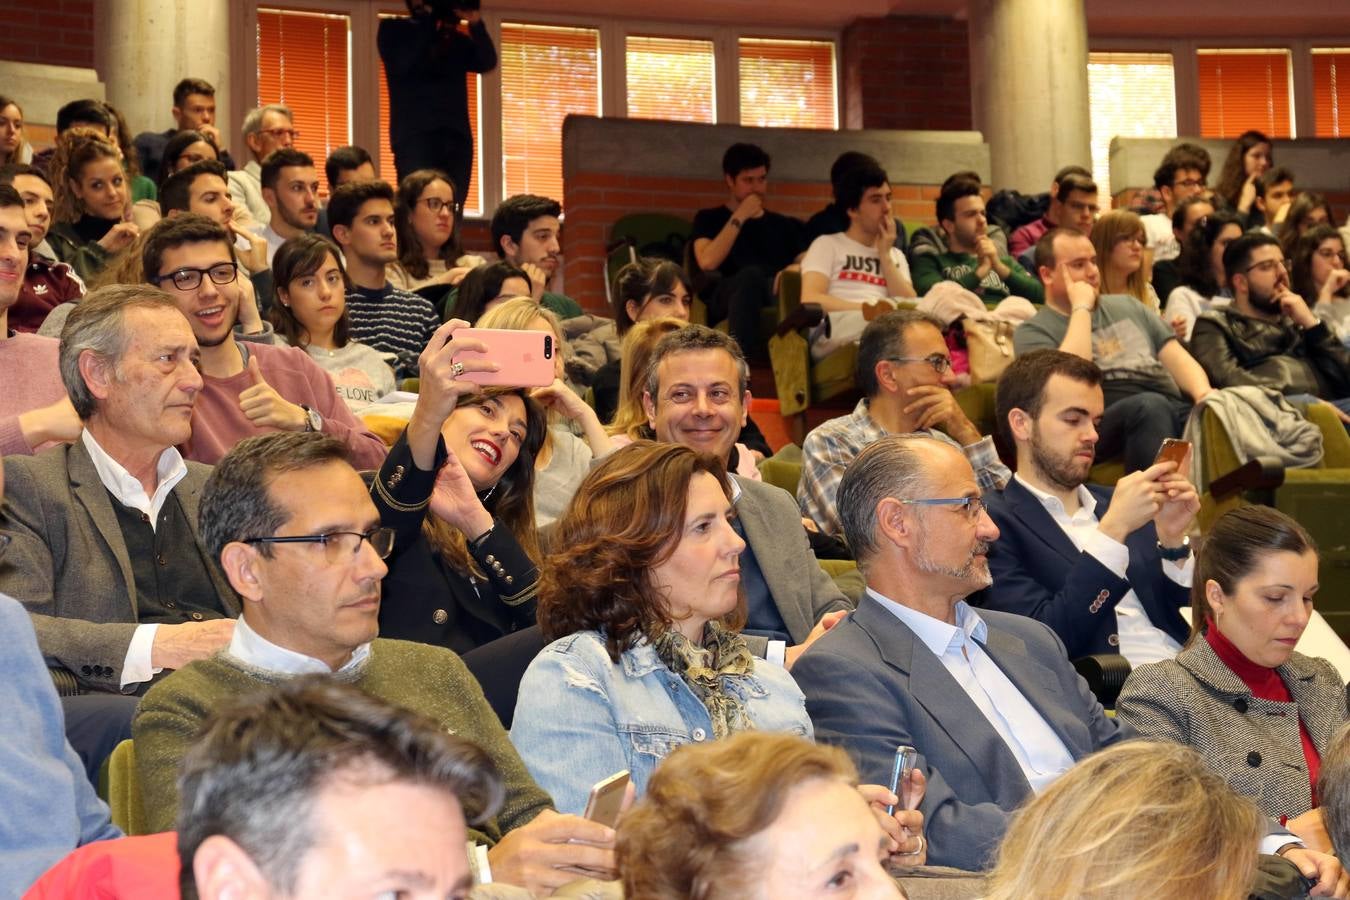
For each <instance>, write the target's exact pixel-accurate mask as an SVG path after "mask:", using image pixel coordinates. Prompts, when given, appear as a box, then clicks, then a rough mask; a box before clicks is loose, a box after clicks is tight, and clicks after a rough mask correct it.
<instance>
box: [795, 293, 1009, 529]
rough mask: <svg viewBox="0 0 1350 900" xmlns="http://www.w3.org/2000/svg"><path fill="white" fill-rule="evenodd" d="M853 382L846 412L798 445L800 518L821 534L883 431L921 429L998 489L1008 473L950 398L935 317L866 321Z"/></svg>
mask: <svg viewBox="0 0 1350 900" xmlns="http://www.w3.org/2000/svg"><path fill="white" fill-rule="evenodd" d="M857 365H858V371H857V379H858V387H860V388H861V389H862V392H863V398H862V399H861V400H859V401H858V405H857V406H856V407H854V409H853V412H851V413H849V414H848V415H846V416H840V417H839V418H837V419H830V420H829V421H828V422H824V423H822V424H821V425H819V426H817V427H816V428H815V429H813V430H812V431H811V433H810V434H808V435H807V436H806V440H805V442H803V444H802V480H801V482H800V484H798V486H797V502H798V503H800V504H801V508H802V515H804V516H806V517H807V518H809V519H811V520H812V521H814V522H815V523H816V526H817V527H818V528H819V529H820V530H821V532H822V533H824V534H829V535H839V534H841V533H842V532H843V526H842V525H841V524H840V522H839V512H838V510H837V509H836V506H835V495H836V494H837V493H838V492H839V481H840V480H841V479H842V478H843V477H844V470H845V469H847V468H848V466H849V463H851V462H853V460H854V458H855V457H856V456H857V455H858V454H859V453H860V452H862V449H863V448H864V447H866V446H867V445H868V444H870V443H872V442H873V441H876V440H879V439H880V438H883V437H885V436H886V435H888V434H912V433H923V434H927V435H929V436H930V437H934V438H937V439H938V440H941V441H945V442H947V443H949V444H951V445H953V446H956V447H960V448H961V452H962V453H964V454H965V455H966V459H968V460H970V464H971V466H973V467H974V469H975V477H976V478H977V479H978V480H979V483H980V490H982V491H996V490H1002V489H1003V486H1004V485H1006V484H1007V483H1008V479H1010V478H1011V477H1012V473H1011V472H1009V471H1008V467H1007V466H1005V465H1004V464H1003V463H1002V462H1000V461H999V458H998V451H997V450H996V449H994V439H993V438H992V437H988V436H984V435H981V434H980V430H979V429H978V428H976V427H975V426H974V424H972V423H971V421H970V419H969V418H968V417H967V416H966V414H965V412H963V411H962V409H961V405H960V404H959V403H957V402H956V395H955V394H953V393H952V385H954V384H955V383H956V373H955V372H954V371H952V358H951V354H950V353H948V351H947V342H946V340H945V339H944V338H943V337H942V322H941V321H939V320H938V319H936V318H934V317H933V316H931V315H929V314H927V313H922V312H919V311H918V310H912V309H901V310H896V311H894V312H888V313H886V314H885V315H883V316H880V317H879V318H876V319H873V320H872V321H871V322H869V323H868V325H867V327H866V328H865V329H863V333H862V337H860V338H859V339H858V364H857Z"/></svg>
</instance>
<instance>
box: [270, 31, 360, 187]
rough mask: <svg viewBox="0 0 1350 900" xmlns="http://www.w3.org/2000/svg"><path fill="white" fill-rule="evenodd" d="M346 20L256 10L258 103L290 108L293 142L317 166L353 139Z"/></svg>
mask: <svg viewBox="0 0 1350 900" xmlns="http://www.w3.org/2000/svg"><path fill="white" fill-rule="evenodd" d="M350 25H351V23H350V21H349V19H348V17H347V16H340V15H333V14H330V13H317V12H308V11H302V10H293V9H264V8H261V7H260V8H259V9H258V105H259V106H265V105H267V104H269V103H280V104H283V105H285V106H288V107H290V110H291V113H292V115H293V116H294V124H295V128H296V129H297V130H298V131H299V132H300V136H299V137H298V138H297V139H296V141H295V146H296V148H297V149H299V150H303V151H304V152H305V153H308V154H309V155H310V156H311V157H313V159H314V165H315V167H316V168H318V169H319V170H320V171H322V169H323V161H324V160H325V159H327V158H328V153H329V151H331V150H333V149H335V148H337V147H341V146H343V145H344V144H350V143H351V140H352V133H351V124H350V123H351V99H350V98H351V70H350V67H349V66H348V51H349V46H350V38H349V35H350V31H351V29H350ZM319 180H320V182H321V183H322V182H323V179H322V178H321V179H319ZM323 186H324V189H325V190H326V189H327V185H326V184H324V185H323Z"/></svg>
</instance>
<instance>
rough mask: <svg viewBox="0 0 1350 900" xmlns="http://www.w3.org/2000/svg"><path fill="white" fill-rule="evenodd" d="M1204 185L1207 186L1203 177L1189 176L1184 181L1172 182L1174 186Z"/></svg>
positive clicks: (1197, 186)
mask: <svg viewBox="0 0 1350 900" xmlns="http://www.w3.org/2000/svg"><path fill="white" fill-rule="evenodd" d="M1204 186H1205V179H1203V178H1187V179H1185V180H1183V181H1174V182H1172V187H1184V188H1202V187H1204Z"/></svg>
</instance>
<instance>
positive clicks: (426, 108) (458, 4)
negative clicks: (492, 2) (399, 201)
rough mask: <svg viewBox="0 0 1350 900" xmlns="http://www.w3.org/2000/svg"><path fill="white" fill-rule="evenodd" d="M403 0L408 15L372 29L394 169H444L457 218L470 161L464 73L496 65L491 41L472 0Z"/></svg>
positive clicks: (404, 171)
mask: <svg viewBox="0 0 1350 900" xmlns="http://www.w3.org/2000/svg"><path fill="white" fill-rule="evenodd" d="M406 2H407V4H408V12H409V13H411V16H410V17H409V18H407V19H403V18H398V19H382V20H381V21H380V30H379V33H378V36H377V44H378V46H379V50H380V59H381V60H383V61H384V74H385V79H386V81H387V82H388V85H389V144H390V146H391V147H392V148H393V151H394V165H395V166H396V167H397V169H398V172H399V175H400V176H404V175H408V174H409V173H411V172H414V171H416V170H418V169H439V170H441V171H442V172H444V173H445V174H447V175H448V176H450V181H451V183H452V184H453V185H454V189H455V218H456V220H457V221H458V219H459V218H460V214H461V212H462V210H463V208H464V195H465V193H467V191H468V189H469V174H470V171H471V170H472V168H473V147H474V141H473V131H472V129H471V128H470V127H469V104H468V97H467V93H466V88H465V75H466V74H467V73H468V72H491V71H492V70H493V69H495V68H496V67H497V48H496V47H494V46H493V44H492V36H491V35H489V34H488V31H487V26H486V25H484V24H483V19H482V15H481V13H480V12H479V8H478V7H479V0H406ZM461 22H467V23H468V31H467V33H466V32H465V31H463V30H461V28H460V23H461ZM385 174H386V176H387V177H391V178H392V173H385Z"/></svg>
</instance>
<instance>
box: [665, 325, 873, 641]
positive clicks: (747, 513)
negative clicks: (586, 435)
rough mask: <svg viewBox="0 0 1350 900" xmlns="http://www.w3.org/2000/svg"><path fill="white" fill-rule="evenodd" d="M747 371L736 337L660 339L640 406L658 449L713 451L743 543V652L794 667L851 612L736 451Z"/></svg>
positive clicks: (787, 508) (794, 517) (789, 506)
mask: <svg viewBox="0 0 1350 900" xmlns="http://www.w3.org/2000/svg"><path fill="white" fill-rule="evenodd" d="M749 383H750V369H749V366H747V365H746V362H745V356H744V355H743V354H742V353H741V348H740V346H739V345H738V344H737V343H736V341H735V339H734V338H731V337H729V336H728V335H726V334H724V333H722V332H720V331H714V330H713V329H711V328H707V327H705V326H703V325H689V326H686V327H685V328H681V329H680V330H679V331H675V332H671V333H670V334H668V335H666V336H665V337H664V338H662V339H661V341H660V342H659V343H658V344H657V345H656V348H655V349H654V350H653V351H652V361H651V367H650V369H649V370H648V374H647V388H646V390H645V391H644V392H643V397H642V402H643V404H644V405H645V406H646V410H647V421H648V427H649V428H650V431H649V432H648V433H647V434H646V435H644V436H647V437H652V438H655V439H656V440H658V441H670V442H671V443H675V444H684V445H685V446H686V447H689V448H691V449H693V450H698V451H700V452H703V453H711V454H712V455H713V456H716V457H717V458H718V459H720V460H722V463H723V464H724V465H725V466H726V467H727V471H728V472H731V473H732V476H733V477H732V479H731V484H732V498H731V502H732V503H733V504H734V505H735V507H736V518H735V519H734V520H733V522H732V524H733V526H734V527H735V529H736V532H737V533H738V534H739V535H740V536H741V537H742V539H744V540H745V544H746V546H745V551H744V552H743V553H742V554H741V586H742V588H743V589H744V590H745V596H746V605H747V607H748V610H749V619H748V621H747V623H746V626H745V629H744V630H745V633H746V636H747V640H748V642H749V644H750V648H751V649H752V650H753V651H754V652H755V653H756V654H757V655H759V656H763V657H765V658H767V659H768V660H769V661H770V662H774V663H778V664H780V665H787V666H789V667H790V666H791V665H792V664H793V662H794V661H795V660H796V659H797V657H798V656H799V655H800V654H801V652H802V651H803V650H804V649H805V648H806V647H807V646H808V645H809V644H810V643H811V641H813V640H815V639H816V638H817V637H819V636H820V635H822V634H824V633H825V631H826V630H827V629H828V628H829V627H830V626H831V625H833V624H834V622H836V621H837V620H838V619H839V617H840V616H841V615H843V611H844V610H847V609H848V608H849V606H850V604H849V602H848V599H847V598H846V597H845V596H844V595H843V593H842V592H840V590H839V588H837V587H835V585H834V582H832V581H831V580H830V578H829V576H827V575H826V574H825V573H824V572H823V571H822V570H821V568H820V566H819V565H818V564H817V562H816V557H815V555H814V554H813V553H812V552H811V547H810V544H809V542H808V540H807V537H806V529H805V528H804V527H803V526H802V521H801V516H800V515H799V513H798V511H797V506H796V503H794V502H793V499H792V495H791V494H789V493H788V492H787V491H785V490H783V489H782V488H778V487H774V486H773V485H771V484H765V483H764V482H762V481H760V480H759V474H758V471H757V470H756V469H755V466H754V461H753V460H749V466H748V470H747V468H746V467H745V466H744V465H738V464H737V463H738V460H744V459H746V458H748V457H749V454H748V453H747V452H742V448H739V447H738V446H737V445H736V439H737V437H738V436H739V435H740V433H741V427H742V426H743V425H744V424H745V421H746V412H745V411H746V409H747V407H749V405H750V388H749Z"/></svg>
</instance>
